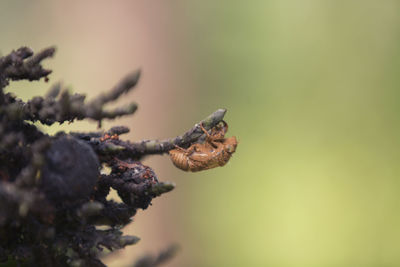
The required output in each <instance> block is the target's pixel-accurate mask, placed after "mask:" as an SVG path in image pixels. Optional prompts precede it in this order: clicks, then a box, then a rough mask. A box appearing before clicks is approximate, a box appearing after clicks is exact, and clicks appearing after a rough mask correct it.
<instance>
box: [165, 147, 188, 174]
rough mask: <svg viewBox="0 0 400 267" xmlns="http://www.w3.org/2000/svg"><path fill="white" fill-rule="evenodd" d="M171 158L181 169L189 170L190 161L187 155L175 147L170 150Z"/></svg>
mask: <svg viewBox="0 0 400 267" xmlns="http://www.w3.org/2000/svg"><path fill="white" fill-rule="evenodd" d="M169 155H170V158H171V160H172V163H173V164H174V165H175V166H176V167H177V168H179V169H181V170H183V171H189V163H188V158H187V156H186V155H185V154H184V153H183V152H182V151H179V150H177V149H173V150H170V151H169Z"/></svg>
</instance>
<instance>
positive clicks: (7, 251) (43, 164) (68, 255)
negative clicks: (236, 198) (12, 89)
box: [0, 47, 225, 266]
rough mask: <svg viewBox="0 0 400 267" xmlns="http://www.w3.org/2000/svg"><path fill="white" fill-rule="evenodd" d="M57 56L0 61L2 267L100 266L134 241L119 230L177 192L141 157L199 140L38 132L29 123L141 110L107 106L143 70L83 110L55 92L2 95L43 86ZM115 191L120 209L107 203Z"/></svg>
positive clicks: (28, 53) (197, 134) (16, 54)
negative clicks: (23, 84)
mask: <svg viewBox="0 0 400 267" xmlns="http://www.w3.org/2000/svg"><path fill="white" fill-rule="evenodd" d="M54 52H55V49H54V48H52V47H51V48H47V49H44V50H43V51H41V52H38V53H34V52H33V51H32V50H31V49H30V48H27V47H22V48H20V49H18V50H16V51H12V52H11V53H10V54H9V55H7V56H5V57H3V58H0V261H1V262H5V264H6V265H7V266H14V265H19V266H104V264H103V263H102V262H101V261H100V260H99V256H100V254H101V253H102V251H103V250H104V249H107V250H110V251H112V250H116V249H121V248H124V247H125V246H127V245H132V244H135V243H136V242H138V241H139V238H138V237H134V236H126V235H125V236H124V235H123V234H122V232H121V230H120V229H121V228H122V227H123V226H125V225H126V224H128V223H129V222H130V221H131V220H132V217H133V216H134V215H135V213H136V211H137V209H146V208H147V207H148V206H149V205H150V204H151V201H152V199H153V198H155V197H158V196H160V195H161V194H164V193H166V192H169V191H171V190H172V189H173V188H174V185H173V184H172V183H169V182H160V181H159V180H158V178H157V176H156V174H155V173H154V171H153V170H152V169H151V168H150V167H148V166H145V165H143V164H142V163H141V162H140V160H141V158H143V157H144V156H146V155H150V154H163V153H167V152H168V151H169V150H171V149H173V148H175V146H176V145H177V146H180V147H183V148H185V147H186V148H187V147H190V146H191V145H192V144H193V143H194V142H196V141H198V140H199V139H201V138H203V139H204V138H205V135H204V133H203V132H202V130H201V129H200V126H199V125H200V124H196V125H195V126H194V127H193V128H192V129H190V130H189V131H188V132H186V133H185V134H183V135H182V136H178V137H176V138H172V139H167V140H161V141H158V140H145V141H140V142H130V141H124V140H121V139H120V138H119V135H122V134H124V133H127V132H128V131H129V129H128V128H126V127H123V126H118V127H114V128H112V129H110V130H108V131H100V132H92V133H70V134H66V133H64V132H60V133H58V134H57V135H55V136H49V135H47V134H46V133H43V132H41V131H40V130H39V129H38V128H37V127H36V126H35V124H33V123H34V122H40V123H42V124H46V125H51V124H53V123H55V122H59V123H63V122H65V121H68V122H73V121H74V120H82V119H91V120H95V121H97V122H98V123H99V126H100V125H101V121H102V120H103V119H114V118H116V117H119V116H124V115H129V114H132V113H134V112H135V110H136V108H137V105H136V104H135V103H132V104H130V105H128V106H125V107H120V108H116V109H113V110H108V109H105V107H104V106H105V105H106V104H108V103H110V102H112V101H114V100H117V99H118V98H119V97H120V96H121V95H123V94H125V93H127V92H129V91H130V90H131V89H133V88H134V87H135V85H136V84H137V82H138V79H139V76H140V72H139V71H136V72H134V73H132V74H130V75H128V76H126V77H125V78H124V79H122V80H121V81H120V82H119V83H118V84H117V85H116V86H115V87H114V88H112V89H111V90H110V91H109V92H108V93H105V94H101V95H100V96H98V97H97V98H95V99H93V100H91V101H88V102H87V101H85V95H82V94H71V93H69V91H68V90H65V89H64V88H62V87H61V85H60V84H55V85H54V86H53V87H51V88H50V90H49V92H48V93H47V94H46V96H45V97H34V98H32V99H31V100H29V101H27V102H24V101H22V100H21V99H19V98H17V97H16V96H15V95H14V94H12V93H6V92H5V91H4V89H5V88H6V86H7V85H8V84H9V82H10V81H16V80H29V81H34V80H40V79H44V80H46V81H47V80H48V78H47V76H48V75H49V74H50V73H51V70H47V69H45V68H43V67H42V65H41V62H42V60H44V59H46V58H49V57H52V56H53V54H54ZM224 114H225V110H223V109H220V110H217V111H216V112H214V113H213V114H211V115H210V116H209V117H208V118H206V119H205V120H203V121H202V122H201V124H202V125H203V126H204V127H205V128H206V129H207V130H210V129H212V128H213V127H215V126H216V125H217V124H218V123H220V122H221V120H222V119H223V116H224ZM104 166H107V167H109V168H110V169H111V172H110V173H109V174H101V169H102V168H103V167H104ZM111 188H113V189H114V190H116V191H117V192H118V195H119V196H120V198H121V199H122V202H120V203H117V202H114V201H112V200H107V198H106V197H107V195H108V194H109V192H110V189H111ZM97 225H103V226H104V225H105V226H108V228H107V230H101V229H100V228H96V226H97ZM174 251H175V250H174V249H170V250H167V251H165V252H163V253H161V254H160V255H159V256H158V257H155V258H152V257H150V256H148V257H147V258H143V259H142V260H141V261H139V262H138V263H137V266H156V265H159V264H160V263H162V262H164V261H165V260H166V259H167V258H169V257H170V255H172V254H173V253H174ZM13 264H14V265H13Z"/></svg>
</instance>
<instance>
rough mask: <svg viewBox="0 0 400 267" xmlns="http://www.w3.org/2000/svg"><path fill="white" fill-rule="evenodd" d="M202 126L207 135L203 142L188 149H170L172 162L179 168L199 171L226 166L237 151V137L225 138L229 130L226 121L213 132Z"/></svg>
mask: <svg viewBox="0 0 400 267" xmlns="http://www.w3.org/2000/svg"><path fill="white" fill-rule="evenodd" d="M200 127H201V129H202V130H203V131H204V133H205V134H206V136H207V137H206V141H205V142H204V143H203V144H198V143H195V144H192V145H191V146H190V147H189V148H187V149H184V148H181V147H176V149H173V150H170V151H169V155H170V158H171V160H172V163H173V164H174V165H175V166H176V167H177V168H179V169H181V170H184V171H191V172H197V171H202V170H207V169H212V168H215V167H218V166H224V165H225V164H226V163H227V162H228V161H229V159H230V158H231V156H232V154H233V153H234V152H235V151H236V147H237V144H238V142H237V140H236V137H235V136H232V137H229V138H225V133H226V132H227V130H228V124H227V123H226V122H225V121H223V126H222V127H221V126H216V127H214V128H213V129H211V134H210V133H208V132H207V130H206V129H204V127H203V126H202V125H200Z"/></svg>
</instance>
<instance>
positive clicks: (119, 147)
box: [75, 109, 226, 159]
mask: <svg viewBox="0 0 400 267" xmlns="http://www.w3.org/2000/svg"><path fill="white" fill-rule="evenodd" d="M225 113H226V109H218V110H217V111H215V112H214V113H212V114H211V115H210V116H208V117H207V118H205V119H204V120H202V121H200V122H199V123H197V124H195V125H194V126H193V127H192V128H191V129H190V130H189V131H187V132H186V133H184V134H183V135H180V136H177V137H175V138H171V139H165V140H144V141H140V142H135V143H131V142H129V141H123V140H115V139H108V140H106V141H104V142H102V141H101V140H100V138H99V137H94V138H91V139H90V140H89V141H88V140H87V135H86V136H82V135H81V136H79V135H75V136H76V137H80V138H82V139H86V141H87V142H88V143H89V144H90V145H91V146H92V147H93V149H94V150H95V151H96V153H98V155H101V156H103V157H105V158H109V157H118V158H120V159H124V158H133V159H139V158H140V157H142V156H144V155H151V154H163V153H167V152H168V151H169V150H171V149H174V148H175V146H180V147H188V146H190V145H191V144H192V143H194V142H196V141H197V140H198V139H199V138H200V137H201V136H203V134H204V132H203V131H202V130H201V128H200V124H202V125H203V126H204V128H205V129H207V130H210V129H211V128H213V127H215V126H216V125H217V124H218V123H220V122H221V121H222V119H223V118H224V116H225ZM84 137H86V138H84Z"/></svg>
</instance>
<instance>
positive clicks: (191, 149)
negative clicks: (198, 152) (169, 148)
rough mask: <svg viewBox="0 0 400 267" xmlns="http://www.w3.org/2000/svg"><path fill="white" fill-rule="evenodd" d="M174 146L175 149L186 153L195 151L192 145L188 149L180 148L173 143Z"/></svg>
mask: <svg viewBox="0 0 400 267" xmlns="http://www.w3.org/2000/svg"><path fill="white" fill-rule="evenodd" d="M174 146H175V148H176V149H177V150H179V151H182V152H184V153H185V154H186V155H190V154H192V153H193V152H194V151H195V147H194V146H191V147H189V148H188V149H184V148H182V147H180V146H177V145H174Z"/></svg>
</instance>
